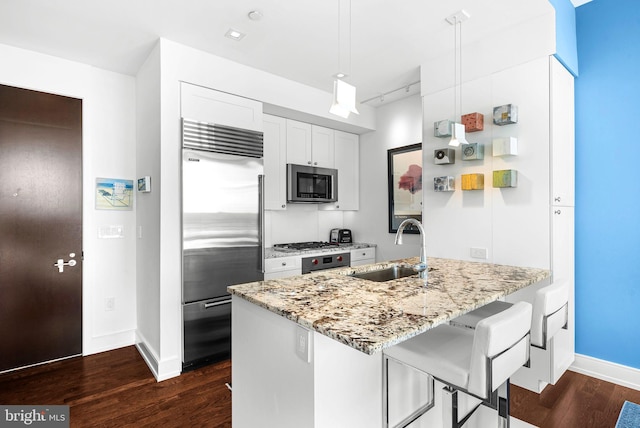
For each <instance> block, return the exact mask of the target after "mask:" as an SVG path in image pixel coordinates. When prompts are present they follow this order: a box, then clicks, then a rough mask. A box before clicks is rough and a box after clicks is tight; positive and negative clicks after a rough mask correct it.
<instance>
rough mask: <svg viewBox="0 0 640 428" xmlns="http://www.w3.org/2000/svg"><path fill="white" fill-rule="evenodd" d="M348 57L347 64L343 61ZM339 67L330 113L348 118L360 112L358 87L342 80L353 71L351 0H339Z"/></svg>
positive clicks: (334, 83)
mask: <svg viewBox="0 0 640 428" xmlns="http://www.w3.org/2000/svg"><path fill="white" fill-rule="evenodd" d="M343 58H346V62H347V64H346V65H345V64H344V63H343ZM338 67H339V71H338V73H336V74H335V75H334V77H335V80H334V81H333V103H332V104H331V108H330V109H329V113H331V114H335V115H337V116H340V117H343V118H345V119H346V118H348V117H349V114H351V113H355V114H359V113H358V110H357V109H356V87H355V86H353V85H350V84H348V83H347V82H345V81H343V80H341V79H344V78H345V77H347V76H349V73H350V72H351V0H338Z"/></svg>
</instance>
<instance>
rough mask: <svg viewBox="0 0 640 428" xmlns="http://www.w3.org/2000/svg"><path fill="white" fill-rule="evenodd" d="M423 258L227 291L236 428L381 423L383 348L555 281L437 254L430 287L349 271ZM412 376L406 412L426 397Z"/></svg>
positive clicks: (539, 273) (543, 274) (401, 403)
mask: <svg viewBox="0 0 640 428" xmlns="http://www.w3.org/2000/svg"><path fill="white" fill-rule="evenodd" d="M417 262H418V259H417V258H413V259H403V260H397V261H393V262H384V263H376V264H372V265H365V266H358V267H356V268H353V267H350V268H340V269H334V270H329V271H322V272H320V273H316V274H309V275H302V276H296V277H291V278H283V279H278V280H272V281H259V282H253V283H249V284H242V285H235V286H231V287H229V289H228V290H229V292H230V293H231V294H232V296H233V306H232V307H233V309H232V361H233V367H232V384H233V400H232V407H233V425H234V427H240V428H244V427H254V426H274V427H275V426H277V427H279V428H280V427H296V428H298V427H318V428H320V427H341V426H345V427H347V426H348V427H381V426H382V417H381V412H382V410H381V408H382V407H381V404H382V391H381V386H382V380H381V376H382V352H381V351H382V350H383V349H385V348H387V347H390V346H393V345H394V344H397V343H400V342H402V341H404V340H406V339H409V338H411V337H413V336H415V335H417V334H420V333H422V332H424V331H426V330H428V329H430V328H433V327H435V326H437V325H439V324H442V323H445V322H447V321H449V320H451V319H453V318H455V317H457V316H459V315H462V314H464V313H467V312H469V311H471V310H473V309H475V308H478V307H480V306H482V305H484V304H486V303H489V302H491V301H495V300H498V299H500V298H503V297H505V296H507V295H509V294H511V293H513V292H515V291H517V290H520V289H522V288H525V287H528V286H531V285H533V284H536V285H538V284H540V285H543V284H546V283H547V282H548V279H549V277H550V272H549V271H548V270H544V269H534V268H522V267H514V266H502V265H493V264H487V263H474V262H465V261H460V260H449V259H437V258H429V260H428V262H429V267H430V272H429V278H428V283H427V285H426V287H425V286H424V285H423V283H422V280H420V279H419V278H417V276H415V275H414V276H409V277H405V278H400V279H394V280H391V281H386V282H373V281H369V280H365V279H360V278H355V277H352V276H350V275H351V274H354V273H360V272H364V271H373V270H379V269H384V268H386V267H389V266H392V265H403V266H410V265H413V264H415V263H417ZM410 377H411V375H410V374H406V373H405V374H403V373H399V374H398V378H399V379H400V378H403V379H404V380H403V382H402V383H403V384H404V385H405V386H406V385H414V388H417V392H416V393H413V392H411V393H409V394H408V395H406V394H405V393H402V394H401V393H398V394H395V393H394V394H393V397H395V400H396V401H397V403H392V408H397V409H399V410H398V413H401V412H402V411H404V409H403V408H404V407H407V406H409V405H411V404H412V403H411V402H412V401H414V400H418V399H420V396H421V393H420V391H419V386H418V382H417V381H416V379H415V376H413V378H410ZM400 386H403V385H399V386H398V387H400ZM391 387H392V388H396V387H394V386H393V385H392V386H391ZM403 394H405V396H403ZM396 404H397V405H396ZM429 413H431V414H432V415H429V414H427V415H425V416H424V417H423V418H424V420H423V421H417V422H416V426H422V425H418V424H419V423H425V424H427V425H428V426H438V423H439V422H438V421H439V417H438V416H439V415H440V414H441V412H440V411H439V410H437V409H433V410H432V411H430V412H429ZM392 417H393V418H397V419H399V418H400V416H397V417H396V416H392ZM430 417H432V418H433V420H430V419H429V418H430ZM423 418H421V419H423ZM470 422H472V421H470ZM427 425H424V426H427ZM470 426H471V425H470Z"/></svg>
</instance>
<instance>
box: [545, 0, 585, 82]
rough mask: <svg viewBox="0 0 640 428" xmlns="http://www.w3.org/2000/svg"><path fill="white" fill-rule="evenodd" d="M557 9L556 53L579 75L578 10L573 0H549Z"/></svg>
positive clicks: (562, 61)
mask: <svg viewBox="0 0 640 428" xmlns="http://www.w3.org/2000/svg"><path fill="white" fill-rule="evenodd" d="M549 3H551V5H552V6H553V7H554V8H555V10H556V54H555V57H556V58H558V61H560V62H561V63H562V64H563V65H564V66H565V67H566V69H567V70H569V71H570V72H571V73H572V74H573V75H574V76H578V50H577V48H576V10H575V8H574V7H573V3H571V0H549Z"/></svg>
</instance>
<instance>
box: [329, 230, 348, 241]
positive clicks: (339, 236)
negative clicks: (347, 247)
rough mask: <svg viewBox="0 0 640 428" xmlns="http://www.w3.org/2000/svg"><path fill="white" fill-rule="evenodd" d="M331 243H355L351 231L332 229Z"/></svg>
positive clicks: (330, 234)
mask: <svg viewBox="0 0 640 428" xmlns="http://www.w3.org/2000/svg"><path fill="white" fill-rule="evenodd" d="M329 242H331V243H337V244H350V243H352V242H353V235H352V234H351V230H350V229H331V232H330V233H329Z"/></svg>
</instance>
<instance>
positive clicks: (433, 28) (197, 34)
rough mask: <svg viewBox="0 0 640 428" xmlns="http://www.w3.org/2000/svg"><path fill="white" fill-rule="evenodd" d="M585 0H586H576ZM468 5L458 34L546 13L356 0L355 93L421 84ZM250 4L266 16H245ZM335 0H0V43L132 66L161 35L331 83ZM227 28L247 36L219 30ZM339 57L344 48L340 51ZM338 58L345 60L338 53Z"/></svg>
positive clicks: (541, 2) (527, 3)
mask: <svg viewBox="0 0 640 428" xmlns="http://www.w3.org/2000/svg"><path fill="white" fill-rule="evenodd" d="M572 1H573V2H574V4H576V2H580V3H582V2H584V1H585V0H572ZM587 1H588V0H587ZM461 9H464V10H465V11H466V12H468V13H469V15H471V18H470V19H469V20H468V21H466V22H465V23H464V25H463V43H469V42H471V41H473V40H476V39H479V38H482V37H485V36H487V35H489V34H493V33H496V34H499V33H500V32H501V31H504V30H505V29H506V28H509V27H513V26H515V25H517V24H518V23H519V22H522V21H524V20H528V19H530V18H533V17H536V16H539V15H542V14H544V13H548V11H549V3H548V1H547V0H401V1H392V0H352V2H351V32H350V33H351V61H350V63H351V67H350V73H349V77H347V78H346V79H345V80H346V81H347V82H349V83H351V84H353V85H355V86H356V87H357V90H358V93H357V98H358V100H359V101H360V102H362V101H366V100H367V99H371V98H373V100H371V101H368V102H367V103H368V104H369V105H374V106H375V105H377V104H379V103H380V102H381V101H380V95H381V94H383V93H386V92H390V91H395V90H396V89H398V90H397V91H395V92H393V93H391V94H387V95H386V96H385V100H386V101H387V102H388V101H390V100H392V99H394V98H398V97H402V96H406V95H410V94H411V93H417V92H418V91H419V87H418V86H419V85H410V86H409V88H408V89H409V90H408V91H407V85H409V84H411V83H413V82H416V81H419V80H420V73H419V66H420V64H421V63H423V62H425V60H428V59H431V58H434V57H436V56H438V55H439V54H442V53H443V52H444V51H446V50H451V49H453V46H454V39H453V37H454V31H453V27H452V26H451V25H450V24H448V23H447V22H446V21H445V18H446V17H447V16H449V15H451V14H453V13H455V12H457V11H459V10H461ZM252 10H258V11H260V12H261V13H262V15H263V16H262V19H260V20H257V21H254V20H251V19H250V18H249V17H248V13H249V12H250V11H252ZM338 17H339V13H338V0H110V1H89V0H55V1H51V0H1V1H0V43H2V44H7V45H12V46H16V47H20V48H24V49H28V50H33V51H37V52H41V53H45V54H49V55H54V56H57V57H62V58H66V59H70V60H73V61H78V62H82V63H86V64H90V65H93V66H96V67H99V68H103V69H107V70H111V71H115V72H118V73H124V74H129V75H135V74H136V72H137V70H138V68H139V67H140V65H141V64H142V63H143V61H144V60H145V58H146V57H147V55H148V54H149V52H150V50H151V49H152V47H153V46H154V45H155V43H156V42H157V40H158V38H160V37H163V38H166V39H169V40H172V41H174V42H177V43H181V44H184V45H188V46H191V47H193V48H196V49H199V50H202V51H206V52H209V53H212V54H214V55H218V56H220V57H224V58H228V59H230V60H233V61H236V62H239V63H242V64H245V65H248V66H251V67H254V68H257V69H260V70H264V71H267V72H270V73H273V74H276V75H279V76H282V77H285V78H287V79H291V80H295V81H298V82H301V83H303V84H306V85H309V86H312V87H316V88H319V89H322V90H324V91H327V92H331V91H332V88H333V86H332V85H333V75H334V74H335V73H336V72H338V68H339V52H340V49H339V48H340V46H342V47H343V49H344V48H345V47H348V44H346V43H345V41H346V40H348V38H347V37H346V36H344V37H342V39H341V42H342V43H339V37H338V28H339V25H338V21H339V20H338ZM229 28H233V29H235V30H238V31H241V32H243V33H245V34H246V36H245V37H244V38H243V39H242V40H241V41H235V40H231V39H229V38H226V37H225V33H226V32H227V30H228V29H229ZM343 58H344V57H343ZM344 62H348V61H346V60H343V63H344Z"/></svg>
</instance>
